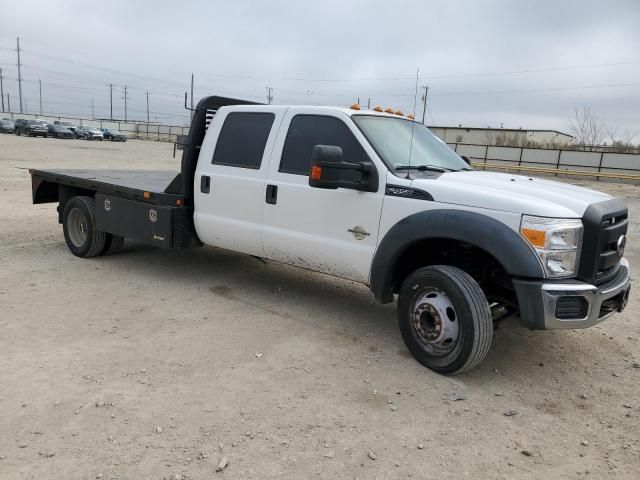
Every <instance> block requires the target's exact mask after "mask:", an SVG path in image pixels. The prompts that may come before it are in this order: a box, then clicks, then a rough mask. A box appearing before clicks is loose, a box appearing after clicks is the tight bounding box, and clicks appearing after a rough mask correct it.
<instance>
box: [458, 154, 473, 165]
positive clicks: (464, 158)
mask: <svg viewBox="0 0 640 480" xmlns="http://www.w3.org/2000/svg"><path fill="white" fill-rule="evenodd" d="M460 158H461V159H463V160H464V161H465V162H467V165H471V160H469V157H467V156H466V155H462V156H461V157H460Z"/></svg>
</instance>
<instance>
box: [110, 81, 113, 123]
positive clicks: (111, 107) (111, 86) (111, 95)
mask: <svg viewBox="0 0 640 480" xmlns="http://www.w3.org/2000/svg"><path fill="white" fill-rule="evenodd" d="M109 120H111V121H113V83H110V84H109Z"/></svg>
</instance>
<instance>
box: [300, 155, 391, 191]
mask: <svg viewBox="0 0 640 480" xmlns="http://www.w3.org/2000/svg"><path fill="white" fill-rule="evenodd" d="M309 185H310V186H311V187H314V188H328V189H336V188H349V189H352V190H361V191H364V192H377V191H378V172H377V170H376V169H375V167H374V166H373V164H370V163H354V162H345V161H343V159H342V148H340V147H337V146H335V145H316V146H315V147H313V151H312V152H311V172H310V173H309Z"/></svg>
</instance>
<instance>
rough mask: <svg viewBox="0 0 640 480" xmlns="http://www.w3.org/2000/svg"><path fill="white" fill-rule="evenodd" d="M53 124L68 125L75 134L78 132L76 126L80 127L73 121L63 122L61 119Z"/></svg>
mask: <svg viewBox="0 0 640 480" xmlns="http://www.w3.org/2000/svg"><path fill="white" fill-rule="evenodd" d="M53 124H54V125H60V126H63V127H67V128H68V129H69V130H71V132H73V133H74V134H75V133H76V128H78V127H77V126H76V125H74V124H73V123H71V122H61V121H60V120H56V121H55V122H53Z"/></svg>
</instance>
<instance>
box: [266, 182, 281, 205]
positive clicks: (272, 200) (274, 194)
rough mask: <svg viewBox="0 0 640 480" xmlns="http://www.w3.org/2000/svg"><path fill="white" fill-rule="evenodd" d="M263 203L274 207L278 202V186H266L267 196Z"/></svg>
mask: <svg viewBox="0 0 640 480" xmlns="http://www.w3.org/2000/svg"><path fill="white" fill-rule="evenodd" d="M265 201H266V202H267V203H268V204H270V205H275V204H276V203H277V202H278V186H277V185H267V196H266V198H265Z"/></svg>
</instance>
